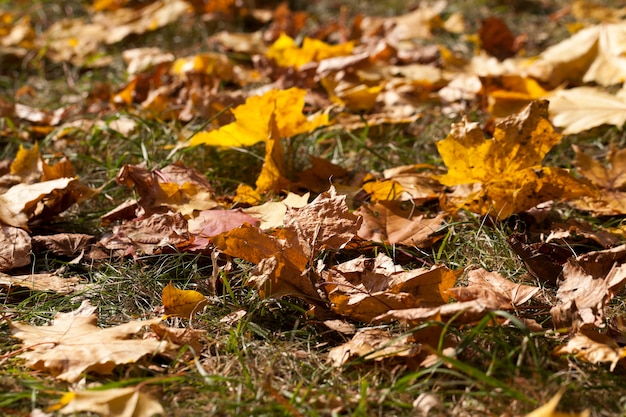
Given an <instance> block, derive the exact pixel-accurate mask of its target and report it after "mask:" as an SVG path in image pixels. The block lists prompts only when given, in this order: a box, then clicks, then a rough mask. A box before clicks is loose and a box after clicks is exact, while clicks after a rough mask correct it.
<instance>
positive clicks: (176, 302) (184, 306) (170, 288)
mask: <svg viewBox="0 0 626 417" xmlns="http://www.w3.org/2000/svg"><path fill="white" fill-rule="evenodd" d="M161 300H162V302H163V307H165V314H166V315H168V316H175V317H182V318H185V319H190V318H191V316H192V315H193V314H194V313H197V312H198V311H200V310H202V308H203V307H204V306H205V305H206V304H207V301H208V300H207V298H206V297H205V296H204V295H202V294H201V293H199V292H198V291H194V290H179V289H178V288H176V287H174V284H172V281H170V282H169V284H167V285H166V286H165V287H164V288H163V293H162V295H161Z"/></svg>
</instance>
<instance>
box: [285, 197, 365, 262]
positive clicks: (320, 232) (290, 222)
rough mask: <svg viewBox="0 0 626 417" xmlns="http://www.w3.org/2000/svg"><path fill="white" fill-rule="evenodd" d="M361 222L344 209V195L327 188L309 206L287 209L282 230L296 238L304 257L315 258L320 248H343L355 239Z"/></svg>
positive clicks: (334, 249)
mask: <svg viewBox="0 0 626 417" xmlns="http://www.w3.org/2000/svg"><path fill="white" fill-rule="evenodd" d="M362 221H363V220H362V218H361V217H358V216H356V215H354V214H352V213H351V212H350V210H349V209H348V206H347V204H346V196H345V195H338V194H337V191H336V190H335V187H332V186H331V187H330V188H329V190H328V191H325V192H323V193H321V194H320V195H319V196H317V198H316V199H315V200H313V201H312V202H311V203H310V204H307V205H306V206H304V207H300V208H288V209H287V213H286V214H285V229H288V230H292V231H293V232H294V233H295V234H296V235H297V236H298V239H299V241H300V245H301V247H302V248H305V254H306V255H307V256H310V257H315V256H317V254H318V253H319V252H320V251H321V250H324V249H329V250H333V251H337V250H339V249H341V248H343V247H344V246H345V245H346V244H348V242H350V240H352V238H354V237H355V236H356V234H357V232H358V230H359V227H360V226H361V222H362Z"/></svg>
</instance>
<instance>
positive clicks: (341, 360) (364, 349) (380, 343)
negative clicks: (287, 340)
mask: <svg viewBox="0 0 626 417" xmlns="http://www.w3.org/2000/svg"><path fill="white" fill-rule="evenodd" d="M410 339H411V337H410V336H409V335H404V336H400V337H393V336H391V335H390V334H389V332H387V331H386V330H382V329H366V330H361V331H359V332H357V333H356V335H354V337H353V338H352V339H351V340H350V341H349V342H347V343H345V344H343V345H340V346H337V347H334V348H332V349H331V350H330V351H329V352H328V360H329V361H330V362H331V364H332V365H333V366H336V367H340V366H343V365H344V364H345V363H346V362H348V361H349V360H351V359H355V358H358V357H361V358H363V359H366V360H375V361H381V360H384V359H387V358H390V357H402V358H410V357H413V356H417V355H418V354H419V353H420V352H421V347H420V345H418V344H415V343H411V340H410Z"/></svg>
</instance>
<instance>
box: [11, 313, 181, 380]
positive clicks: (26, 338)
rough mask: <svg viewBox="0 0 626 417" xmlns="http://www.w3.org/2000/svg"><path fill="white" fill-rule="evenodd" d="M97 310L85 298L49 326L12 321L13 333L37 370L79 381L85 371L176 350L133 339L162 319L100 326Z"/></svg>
mask: <svg viewBox="0 0 626 417" xmlns="http://www.w3.org/2000/svg"><path fill="white" fill-rule="evenodd" d="M95 309H96V307H93V306H91V304H89V301H83V303H82V304H81V306H80V307H79V308H78V309H77V310H74V311H72V312H69V313H57V315H56V316H55V318H54V320H53V322H52V323H51V325H49V326H31V325H29V324H26V323H20V322H10V323H9V326H10V327H11V332H12V333H13V336H14V337H16V338H18V339H21V340H22V342H23V343H24V345H25V346H24V347H25V351H24V352H23V353H21V354H20V355H19V356H20V357H21V358H23V359H25V360H26V365H27V366H29V367H31V368H33V369H35V370H38V371H48V372H50V373H51V374H52V375H54V377H55V378H57V379H61V380H63V381H68V382H76V381H78V380H79V379H80V378H81V375H82V374H83V373H84V372H96V373H100V374H110V373H112V372H113V370H114V369H115V367H116V366H117V365H120V364H126V363H132V362H135V361H137V360H139V359H140V358H142V357H144V356H146V355H155V354H158V353H160V352H165V351H167V350H172V349H176V345H174V344H172V343H170V342H167V341H157V340H132V339H129V337H130V336H132V335H133V334H136V333H137V332H139V331H140V330H141V329H142V328H143V327H145V326H150V325H151V324H154V323H159V322H160V321H161V319H160V318H157V319H151V320H144V321H131V322H128V323H124V324H121V325H118V326H113V327H108V328H100V327H98V326H97V325H96V322H97V320H98V317H97V316H96V315H95V314H94V311H95Z"/></svg>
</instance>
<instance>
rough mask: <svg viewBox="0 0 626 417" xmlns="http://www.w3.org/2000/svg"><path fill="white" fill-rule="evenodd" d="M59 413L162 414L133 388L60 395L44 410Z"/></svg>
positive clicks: (134, 416) (119, 416)
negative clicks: (55, 401)
mask: <svg viewBox="0 0 626 417" xmlns="http://www.w3.org/2000/svg"><path fill="white" fill-rule="evenodd" d="M56 410H58V411H59V413H61V414H74V415H76V414H77V413H80V412H81V411H82V412H90V413H96V414H98V415H100V416H102V417H152V416H153V415H155V414H163V413H164V410H163V407H162V406H161V404H159V402H158V401H157V400H155V399H154V398H152V397H151V396H149V395H147V394H143V393H141V392H140V391H139V390H138V389H137V387H125V388H111V389H106V390H93V391H72V392H68V393H66V394H64V395H63V397H61V398H60V399H59V401H58V402H57V403H56V404H54V405H52V406H51V407H50V408H49V409H48V410H47V411H56Z"/></svg>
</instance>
